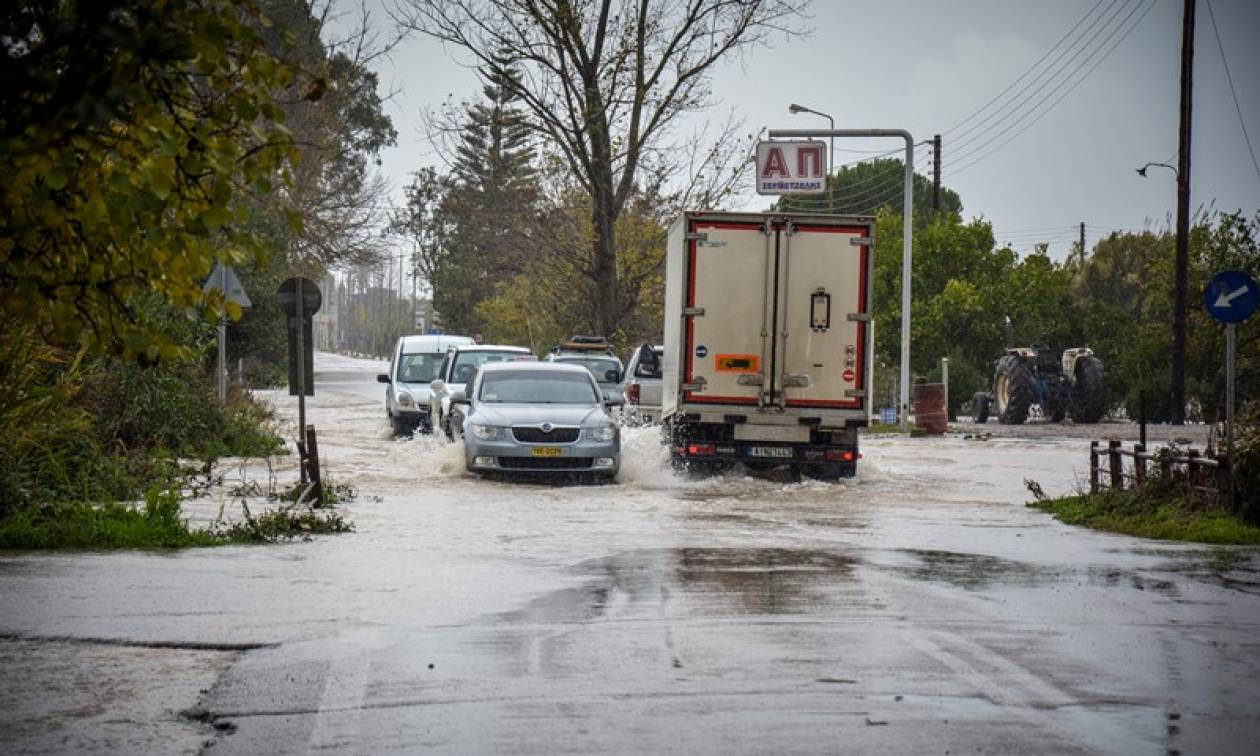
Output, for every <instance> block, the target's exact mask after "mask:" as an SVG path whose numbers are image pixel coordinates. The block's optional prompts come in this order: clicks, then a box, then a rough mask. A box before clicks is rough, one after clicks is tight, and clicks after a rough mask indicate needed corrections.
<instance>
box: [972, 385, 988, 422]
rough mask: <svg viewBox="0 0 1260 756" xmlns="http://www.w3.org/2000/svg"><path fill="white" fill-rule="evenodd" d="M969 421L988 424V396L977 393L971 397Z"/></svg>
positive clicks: (983, 393) (981, 392)
mask: <svg viewBox="0 0 1260 756" xmlns="http://www.w3.org/2000/svg"><path fill="white" fill-rule="evenodd" d="M971 416H972V417H971V419H972V420H975V421H976V422H977V423H982V424H983V423H987V422H989V395H988V394H986V393H985V392H983V391H977V392H976V393H975V395H974V396H972V397H971Z"/></svg>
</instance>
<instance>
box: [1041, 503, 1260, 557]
mask: <svg viewBox="0 0 1260 756" xmlns="http://www.w3.org/2000/svg"><path fill="white" fill-rule="evenodd" d="M1028 506H1030V507H1033V508H1034V509H1040V510H1042V511H1044V512H1049V513H1051V514H1053V515H1054V516H1055V517H1057V518H1058V519H1059V520H1061V521H1062V522H1065V523H1067V524H1069V525H1084V526H1085V527H1089V528H1094V529H1097V530H1107V531H1111V532H1113V533H1124V534H1126V535H1133V536H1139V537H1142V538H1157V539H1161V540H1173V541H1194V542H1196V543H1220V544H1226V543H1228V544H1260V527H1256V526H1254V525H1249V524H1247V523H1246V522H1244V521H1242V520H1241V519H1239V518H1238V517H1235V516H1234V515H1231V514H1228V513H1225V512H1221V511H1204V510H1202V509H1196V508H1194V507H1191V506H1189V505H1188V504H1187V503H1186V501H1185V499H1183V498H1181V497H1179V496H1177V495H1176V494H1169V493H1163V494H1160V493H1153V492H1152V491H1149V490H1148V491H1128V490H1126V491H1102V492H1099V493H1097V494H1081V495H1078V496H1065V497H1063V498H1061V499H1052V500H1049V501H1037V502H1031V503H1029V505H1028Z"/></svg>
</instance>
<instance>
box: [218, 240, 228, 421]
mask: <svg viewBox="0 0 1260 756" xmlns="http://www.w3.org/2000/svg"><path fill="white" fill-rule="evenodd" d="M219 293H220V294H222V295H223V312H221V313H219V404H227V266H226V265H224V264H223V261H222V260H220V261H219Z"/></svg>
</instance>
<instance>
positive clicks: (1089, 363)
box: [1068, 355, 1107, 423]
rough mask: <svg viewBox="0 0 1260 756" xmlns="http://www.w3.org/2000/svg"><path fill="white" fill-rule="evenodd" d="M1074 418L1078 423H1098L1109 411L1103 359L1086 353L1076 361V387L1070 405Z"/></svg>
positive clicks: (1069, 408)
mask: <svg viewBox="0 0 1260 756" xmlns="http://www.w3.org/2000/svg"><path fill="white" fill-rule="evenodd" d="M1068 411H1069V412H1071V414H1072V420H1074V421H1075V422H1078V423H1096V422H1098V421H1099V420H1101V419H1102V416H1103V414H1104V413H1105V412H1106V411H1107V385H1106V382H1105V380H1104V377H1103V364H1102V360H1100V359H1098V358H1097V357H1094V356H1093V355H1085V356H1084V357H1081V358H1080V359H1079V360H1077V361H1076V387H1075V388H1074V389H1073V391H1072V401H1071V403H1070V405H1069V407H1068Z"/></svg>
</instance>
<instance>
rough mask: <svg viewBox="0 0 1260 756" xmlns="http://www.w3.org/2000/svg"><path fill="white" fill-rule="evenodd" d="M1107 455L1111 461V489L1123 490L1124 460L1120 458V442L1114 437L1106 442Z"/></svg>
mask: <svg viewBox="0 0 1260 756" xmlns="http://www.w3.org/2000/svg"><path fill="white" fill-rule="evenodd" d="M1107 456H1108V457H1110V463H1111V489H1112V490H1113V491H1123V490H1124V462H1122V461H1121V459H1120V442H1119V441H1117V440H1116V439H1114V438H1113V439H1111V440H1109V441H1108V442H1107Z"/></svg>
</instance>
